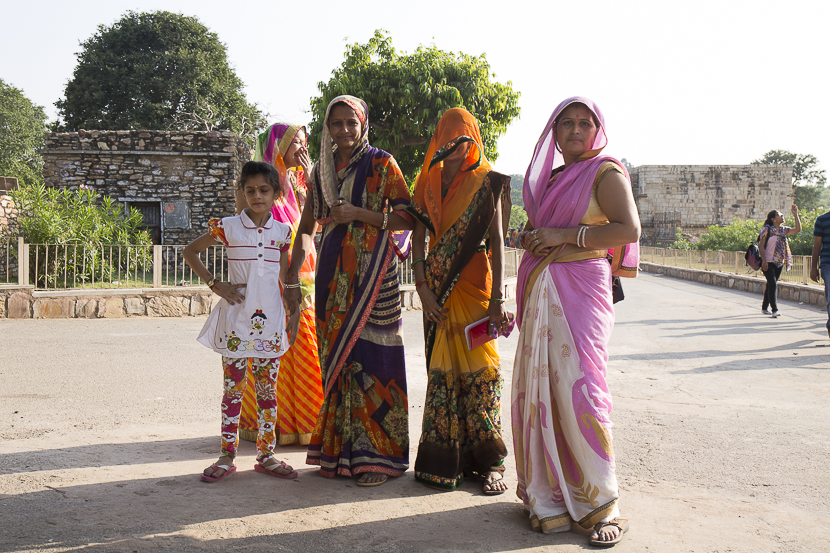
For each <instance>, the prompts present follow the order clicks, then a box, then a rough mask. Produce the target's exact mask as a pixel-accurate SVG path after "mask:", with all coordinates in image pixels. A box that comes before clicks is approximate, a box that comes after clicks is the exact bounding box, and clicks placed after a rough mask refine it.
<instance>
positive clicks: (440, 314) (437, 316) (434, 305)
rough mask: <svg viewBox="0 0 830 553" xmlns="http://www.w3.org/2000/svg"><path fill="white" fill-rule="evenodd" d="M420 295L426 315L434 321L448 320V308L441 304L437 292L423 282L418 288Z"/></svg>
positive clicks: (429, 319) (430, 320)
mask: <svg viewBox="0 0 830 553" xmlns="http://www.w3.org/2000/svg"><path fill="white" fill-rule="evenodd" d="M417 292H418V295H419V296H420V297H421V307H422V309H423V310H424V317H426V319H427V320H428V321H429V322H432V323H442V322H444V321H446V320H447V315H446V313H447V311H448V310H447V309H444V308H442V307H441V305H439V303H438V298H437V297H436V296H435V293H434V292H433V291H432V290H430V289H429V286H427V285H426V284H423V283H422V284H421V285H420V286H419V287H418V288H417Z"/></svg>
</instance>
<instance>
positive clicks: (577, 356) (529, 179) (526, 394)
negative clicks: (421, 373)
mask: <svg viewBox="0 0 830 553" xmlns="http://www.w3.org/2000/svg"><path fill="white" fill-rule="evenodd" d="M606 143H607V138H606V132H605V121H604V119H603V117H602V114H601V113H600V111H599V108H597V106H596V105H595V104H594V103H593V102H591V101H590V100H588V99H586V98H581V97H574V98H568V99H567V100H565V101H563V102H562V103H561V104H559V106H557V108H556V110H555V111H554V113H553V114H552V115H551V117H550V119H549V121H548V123H547V125H546V126H545V130H544V131H543V132H542V135H541V137H540V138H539V142H538V143H537V144H536V149H535V151H534V154H533V160H532V161H531V162H530V166H529V167H528V170H527V173H526V175H525V181H524V190H523V195H524V205H525V207H526V209H527V213H528V224H527V227H526V231H525V232H524V233H523V234H522V246H523V247H524V248H525V249H526V250H527V251H526V252H525V254H524V257H523V258H522V262H521V265H520V267H519V279H518V280H519V282H518V290H517V300H518V316H519V324H520V325H521V335H520V338H519V345H518V348H517V350H516V362H515V365H514V371H513V403H512V407H511V419H512V426H513V445H514V450H515V455H516V468H517V471H518V479H519V485H518V490H517V494H518V495H519V497H520V498H521V499H522V501H523V503H524V507H525V509H526V510H527V511H528V512H529V516H530V521H531V525H532V527H533V528H534V529H537V530H541V531H542V532H563V531H567V530H569V529H570V527H571V523H572V522H576V523H577V524H579V525H580V526H582V527H583V528H593V531H592V534H591V537H590V538H589V543H590V544H591V545H595V546H601V547H609V546H612V545H614V544H616V543H618V542H619V541H620V540H621V539H622V536H623V534H624V533H625V531H627V530H628V522H627V521H626V520H624V519H620V518H619V508H618V506H617V499H618V497H619V493H618V489H617V478H616V474H615V463H614V449H613V446H612V440H611V419H610V416H609V415H610V412H611V394H610V392H609V390H608V386H607V384H606V382H605V375H606V364H607V361H608V351H607V347H608V340H609V338H610V335H611V329H612V328H613V326H614V307H613V302H612V296H611V278H612V274H613V275H616V276H632V277H633V276H636V274H637V252H638V248H637V241H638V240H639V237H640V221H639V217H638V215H637V208H636V206H635V204H634V197H633V195H632V193H631V185H630V183H629V178H628V174H627V172H626V170H625V168H624V167H623V166H622V164H621V163H620V162H619V161H617V160H616V159H613V158H611V157H608V156H600V155H599V153H600V151H601V150H602V149H603V148H604V147H605V145H606ZM609 256H613V257H612V258H611V263H609Z"/></svg>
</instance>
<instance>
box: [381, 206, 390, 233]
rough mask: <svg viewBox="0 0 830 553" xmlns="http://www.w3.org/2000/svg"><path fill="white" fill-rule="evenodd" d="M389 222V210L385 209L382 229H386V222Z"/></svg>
mask: <svg viewBox="0 0 830 553" xmlns="http://www.w3.org/2000/svg"><path fill="white" fill-rule="evenodd" d="M388 222H389V212H388V211H386V210H385V209H384V210H383V225H381V227H380V229H381V230H386V224H387V223H388Z"/></svg>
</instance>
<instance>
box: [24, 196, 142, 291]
mask: <svg viewBox="0 0 830 553" xmlns="http://www.w3.org/2000/svg"><path fill="white" fill-rule="evenodd" d="M11 195H12V199H13V200H14V203H15V205H16V207H17V209H18V211H19V214H20V215H19V217H18V224H17V230H18V232H19V235H20V236H22V237H23V240H24V241H25V242H26V243H27V244H32V246H31V247H30V252H29V263H30V272H31V274H32V275H37V282H36V283H35V284H36V285H37V286H39V287H42V286H57V285H58V284H59V283H60V282H63V283H64V285H66V282H67V281H69V282H71V281H73V278H72V276H70V275H74V280H76V281H79V282H80V283H81V284H83V283H86V282H94V281H99V282H100V281H108V280H110V279H111V278H112V276H113V274H115V273H117V272H118V271H119V270H120V271H123V272H124V273H130V272H133V271H135V270H136V269H137V268H138V270H146V268H147V267H149V265H150V262H151V261H152V254H151V249H150V248H148V247H143V248H131V249H130V253H129V255H127V254H126V253H125V254H124V255H123V256H121V259H120V260H119V259H118V258H116V259H114V260H113V259H110V258H109V256H108V255H105V252H104V249H103V248H101V247H100V246H101V245H116V244H118V245H135V246H150V245H151V244H152V242H151V240H150V236H149V234H147V232H146V231H145V230H143V229H142V228H141V225H142V223H143V220H142V217H141V214H140V213H139V212H137V211H135V210H134V209H131V210H130V213H129V215H127V216H126V217H125V216H123V212H122V209H121V208H120V207H119V205H118V204H117V203H116V202H115V201H114V200H113V199H112V198H110V197H108V196H101V195H99V194H97V193H96V192H94V191H92V190H88V189H80V190H74V191H73V190H69V189H66V188H50V187H46V186H44V185H43V184H33V185H30V186H23V187H20V188H19V189H18V190H15V191H13V192H12V193H11ZM46 244H49V245H50V246H51V247H49V248H48V249H47V247H46V246H45V245H46ZM76 246H77V247H76ZM47 260H48V264H47Z"/></svg>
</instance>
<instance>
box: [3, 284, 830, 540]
mask: <svg viewBox="0 0 830 553" xmlns="http://www.w3.org/2000/svg"><path fill="white" fill-rule="evenodd" d="M624 286H625V292H626V299H625V301H624V302H622V303H620V304H618V306H617V323H616V327H615V329H614V334H613V338H612V342H611V348H610V352H611V360H610V363H609V367H608V379H609V383H610V387H611V390H612V393H613V394H614V398H615V406H614V412H613V413H612V417H613V419H614V422H615V429H614V449H615V451H616V453H617V474H618V477H619V482H620V490H621V500H620V504H621V511H622V516H624V517H626V518H628V519H630V521H631V531H630V532H629V533H628V534H626V536H625V538H624V540H623V542H622V543H621V544H620V545H618V546H616V547H615V548H614V551H620V552H634V551H636V552H643V551H649V552H661V553H662V552H666V553H676V552H695V553H698V552H701V553H702V552H719V553H724V552H756V551H757V552H781V553H785V552H787V553H788V552H796V551H798V552H801V551H805V552H806V551H809V552H822V551H830V509H829V508H828V495H829V494H830V475H828V470H827V466H828V462H830V430H828V425H827V423H826V420H827V417H828V414H829V413H830V408H829V407H828V399H830V340H828V337H827V334H826V331H825V330H824V320H825V317H826V315H825V314H824V313H823V310H822V309H819V308H817V307H814V306H809V305H799V304H797V303H792V302H783V303H782V305H781V312H782V316H781V317H780V318H779V319H771V318H769V317H765V316H763V315H762V314H761V312H760V303H761V300H760V297H758V296H755V295H752V294H748V293H743V292H737V291H732V290H726V289H721V288H715V287H709V286H705V285H701V284H695V283H690V282H686V281H681V280H673V279H670V278H668V277H662V276H655V275H649V274H642V275H641V276H640V277H639V278H637V279H634V280H630V281H629V280H627V281H625V282H624ZM511 308H513V309H514V308H515V306H514V305H513V306H511ZM203 323H204V318H203V317H200V318H182V319H153V318H131V319H123V320H112V319H108V320H86V319H74V320H7V319H3V320H0V336H2V338H0V339H1V340H2V344H3V353H2V357H0V508H2V513H3V519H2V524H0V551H38V552H48V551H75V550H87V549H89V550H93V551H96V550H97V551H126V552H133V551H214V550H243V551H244V550H251V551H255V550H256V551H285V552H292V551H294V552H306V551H309V552H313V551H322V552H341V551H344V552H345V551H384V552H410V551H413V552H414V551H465V552H466V551H498V552H507V551H523V552H524V551H527V552H530V551H562V552H573V551H583V550H587V549H591V548H590V547H588V545H587V543H586V534H585V533H584V532H582V531H578V530H574V531H572V532H567V533H563V534H554V535H543V534H540V533H536V532H534V531H532V530H531V528H530V524H529V522H528V520H527V518H526V515H525V514H524V513H523V510H522V508H521V503H520V502H519V500H518V499H517V498H516V496H515V493H514V492H515V484H516V477H515V467H514V464H513V457H512V441H511V438H510V423H509V403H510V398H509V397H508V395H507V394H509V392H508V391H509V389H510V388H509V383H510V380H511V378H512V366H513V355H514V352H515V346H516V341H517V334H514V335H513V336H512V337H511V338H509V339H501V340H500V346H499V347H500V349H501V352H502V356H503V359H502V362H503V373H504V378H505V381H506V383H507V384H506V386H505V390H506V396H505V397H504V398H503V401H502V408H503V411H504V413H505V414H506V416H505V417H504V418H503V424H504V432H505V438H506V442H507V443H508V447H509V448H510V449H511V456H510V457H508V459H507V473H506V481H507V483H508V485H509V486H510V488H511V489H510V491H508V492H507V493H505V494H504V495H501V496H495V497H490V496H484V495H482V493H481V483H479V482H471V481H468V482H465V483H464V484H463V486H462V487H461V488H460V489H459V490H457V491H455V492H450V493H442V492H438V491H434V490H431V489H428V488H426V487H424V486H422V485H420V484H418V483H416V482H415V480H414V478H413V476H412V470H411V469H410V471H409V472H407V473H406V474H405V475H404V476H402V477H401V478H398V479H392V480H390V481H389V482H387V483H386V484H384V485H383V486H379V487H374V488H358V487H357V486H355V484H354V480H352V479H347V478H336V479H333V480H329V479H325V478H322V477H320V476H319V475H318V473H317V470H316V469H315V468H314V467H310V466H308V465H305V464H304V460H305V454H304V449H303V448H301V447H283V448H280V449H279V457H281V458H285V459H286V460H287V461H288V462H289V464H292V465H293V466H294V467H295V468H296V469H298V470H299V472H300V476H299V478H297V479H296V480H289V481H284V480H279V479H276V478H266V477H265V476H263V475H260V474H257V473H255V472H254V471H253V470H252V469H253V464H254V459H255V451H254V446H253V444H250V443H247V442H243V443H242V446H241V452H240V455H239V457H238V458H237V461H236V464H237V466H238V467H239V472H238V473H237V474H235V475H233V476H231V477H228V478H227V479H226V480H223V481H222V482H219V483H217V484H206V483H203V482H200V481H199V478H198V474H199V473H200V472H201V471H202V470H203V469H204V467H206V466H207V465H209V464H210V463H211V462H213V461H215V459H216V457H217V455H218V447H219V437H218V434H219V419H220V417H219V403H220V397H221V367H220V362H219V356H218V355H217V354H215V353H213V352H211V351H209V350H208V349H207V348H205V347H203V346H201V345H199V344H198V343H197V342H196V335H197V334H198V331H199V329H200V328H201V326H202V324H203ZM404 325H405V332H406V335H405V343H406V348H407V372H408V384H409V399H410V417H411V418H410V436H411V440H412V444H411V445H412V450H411V462H412V463H414V459H415V453H416V451H417V443H418V436H419V433H420V425H421V417H422V414H423V398H424V393H425V388H426V375H425V361H424V351H423V335H422V329H421V314H420V312H407V313H405V315H404Z"/></svg>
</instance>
